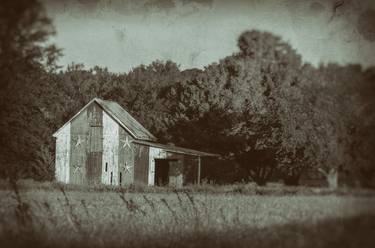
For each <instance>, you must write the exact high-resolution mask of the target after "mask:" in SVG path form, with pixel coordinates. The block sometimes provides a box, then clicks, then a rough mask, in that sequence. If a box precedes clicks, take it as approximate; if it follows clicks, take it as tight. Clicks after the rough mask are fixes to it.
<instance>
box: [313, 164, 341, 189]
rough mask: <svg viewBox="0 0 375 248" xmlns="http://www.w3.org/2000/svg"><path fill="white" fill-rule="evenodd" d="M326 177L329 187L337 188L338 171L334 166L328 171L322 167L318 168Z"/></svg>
mask: <svg viewBox="0 0 375 248" xmlns="http://www.w3.org/2000/svg"><path fill="white" fill-rule="evenodd" d="M318 170H319V171H320V172H321V173H322V174H323V175H324V176H325V178H326V180H327V183H328V187H329V188H330V189H337V188H338V186H339V171H338V169H336V168H331V169H329V171H328V172H326V171H324V170H323V169H321V168H319V169H318Z"/></svg>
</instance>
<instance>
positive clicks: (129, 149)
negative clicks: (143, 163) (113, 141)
mask: <svg viewBox="0 0 375 248" xmlns="http://www.w3.org/2000/svg"><path fill="white" fill-rule="evenodd" d="M133 140H134V139H133V137H132V136H131V135H130V134H129V133H128V132H127V131H126V130H125V129H124V128H122V127H120V129H119V158H118V163H119V175H118V177H119V184H120V176H121V179H122V180H121V185H129V184H132V183H134V166H135V164H134V150H135V147H134V144H133V143H132V141H133Z"/></svg>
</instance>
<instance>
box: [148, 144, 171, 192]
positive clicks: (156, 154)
mask: <svg viewBox="0 0 375 248" xmlns="http://www.w3.org/2000/svg"><path fill="white" fill-rule="evenodd" d="M156 158H167V153H166V152H165V151H164V150H163V149H160V148H156V147H150V151H149V160H148V161H149V165H148V185H155V159H156Z"/></svg>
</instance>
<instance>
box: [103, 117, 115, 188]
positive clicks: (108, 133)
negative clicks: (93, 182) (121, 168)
mask: <svg viewBox="0 0 375 248" xmlns="http://www.w3.org/2000/svg"><path fill="white" fill-rule="evenodd" d="M118 159H119V125H118V124H117V122H116V121H114V120H113V119H112V118H111V117H110V116H109V115H108V114H107V113H106V112H103V161H102V183H103V184H112V185H118V175H119V172H118V165H119V164H118ZM106 167H107V171H106V170H105V169H106ZM111 180H112V182H111Z"/></svg>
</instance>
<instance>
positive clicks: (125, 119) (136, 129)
mask: <svg viewBox="0 0 375 248" xmlns="http://www.w3.org/2000/svg"><path fill="white" fill-rule="evenodd" d="M93 102H96V103H97V104H99V106H100V107H101V108H102V109H103V110H104V111H105V112H106V113H107V114H108V115H110V116H111V117H112V118H113V119H114V120H115V121H116V122H117V123H118V124H119V125H120V126H122V127H123V128H124V129H125V130H127V131H128V132H129V133H130V134H131V135H132V136H133V137H134V138H135V139H139V140H151V141H155V140H156V138H155V136H154V135H152V134H151V133H150V132H149V131H148V130H147V129H146V128H145V127H144V126H142V124H141V123H139V122H138V121H137V120H136V119H134V117H133V116H131V115H130V114H129V112H128V111H126V110H125V109H124V108H123V107H121V106H120V105H119V104H118V103H116V102H113V101H106V100H102V99H99V98H94V99H92V100H91V101H90V102H89V103H88V104H86V105H85V106H84V107H83V108H82V109H81V110H80V111H78V113H77V114H75V115H74V116H73V117H72V118H71V119H70V120H69V121H67V122H66V123H65V124H64V125H63V126H62V127H61V128H60V129H59V130H57V131H56V132H55V133H54V134H53V136H54V137H56V135H57V133H58V132H59V131H60V130H61V129H63V128H64V127H65V126H66V125H67V124H68V123H69V122H71V121H72V120H73V119H74V118H75V117H77V116H78V115H79V114H80V113H81V112H82V111H83V110H85V109H86V108H87V107H88V106H89V105H90V104H91V103H93Z"/></svg>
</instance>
